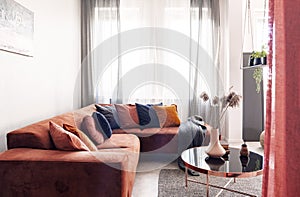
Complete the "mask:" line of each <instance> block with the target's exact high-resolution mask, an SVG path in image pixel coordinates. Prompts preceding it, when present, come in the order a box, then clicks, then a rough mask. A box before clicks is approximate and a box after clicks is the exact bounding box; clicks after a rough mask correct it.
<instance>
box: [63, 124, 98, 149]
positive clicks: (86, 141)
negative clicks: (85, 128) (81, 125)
mask: <svg viewBox="0 0 300 197" xmlns="http://www.w3.org/2000/svg"><path fill="white" fill-rule="evenodd" d="M63 128H64V129H65V130H66V131H69V132H71V133H73V134H74V135H76V136H77V137H79V139H81V141H82V142H83V143H84V144H85V145H86V146H87V147H88V148H89V149H90V151H97V150H98V149H97V147H96V146H95V144H94V143H93V142H92V141H91V140H90V138H89V137H88V136H87V135H86V134H85V133H83V132H82V131H80V130H79V129H77V128H76V127H74V126H72V125H68V124H63Z"/></svg>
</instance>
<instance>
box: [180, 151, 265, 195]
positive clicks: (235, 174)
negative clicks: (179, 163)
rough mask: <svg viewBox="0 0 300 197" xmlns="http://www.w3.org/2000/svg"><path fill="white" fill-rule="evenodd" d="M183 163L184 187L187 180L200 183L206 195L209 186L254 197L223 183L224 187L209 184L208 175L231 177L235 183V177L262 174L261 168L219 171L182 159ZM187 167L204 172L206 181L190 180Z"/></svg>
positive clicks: (186, 185)
mask: <svg viewBox="0 0 300 197" xmlns="http://www.w3.org/2000/svg"><path fill="white" fill-rule="evenodd" d="M196 148H205V147H196ZM188 150H189V149H188ZM186 151H187V150H186ZM256 154H257V153H256ZM182 160H183V159H182ZM183 163H184V166H185V187H186V188H187V187H188V181H190V182H194V183H199V184H202V185H206V196H207V197H209V187H214V188H218V189H223V190H226V191H230V192H234V193H238V194H242V195H245V196H251V197H255V195H252V194H248V193H245V192H240V191H237V190H232V189H228V188H226V186H227V184H226V185H225V187H221V186H218V185H212V184H209V175H213V176H218V177H225V178H233V179H234V183H235V182H236V180H235V179H236V178H249V177H255V176H259V175H262V174H263V169H261V170H257V171H254V172H221V171H213V170H207V169H202V168H198V167H196V166H193V165H191V164H189V163H187V162H186V161H184V160H183ZM188 169H192V170H195V171H196V172H200V173H202V174H206V183H203V182H200V181H195V180H192V179H188Z"/></svg>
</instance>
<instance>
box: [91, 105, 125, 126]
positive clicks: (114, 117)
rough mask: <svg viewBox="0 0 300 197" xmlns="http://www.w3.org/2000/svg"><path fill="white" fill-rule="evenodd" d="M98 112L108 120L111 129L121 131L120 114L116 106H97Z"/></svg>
mask: <svg viewBox="0 0 300 197" xmlns="http://www.w3.org/2000/svg"><path fill="white" fill-rule="evenodd" d="M95 107H96V110H97V112H100V113H101V114H103V115H104V116H105V118H106V119H107V121H108V123H109V125H110V127H111V129H120V126H119V125H120V124H119V120H118V113H117V110H116V108H115V107H114V106H101V105H95Z"/></svg>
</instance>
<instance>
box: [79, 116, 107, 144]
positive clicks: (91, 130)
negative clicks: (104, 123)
mask: <svg viewBox="0 0 300 197" xmlns="http://www.w3.org/2000/svg"><path fill="white" fill-rule="evenodd" d="M81 129H82V131H83V132H84V133H85V134H87V135H88V136H89V138H90V139H91V140H92V141H93V142H94V144H95V145H99V144H102V143H103V142H104V136H103V135H102V133H101V132H100V131H98V130H97V128H96V124H95V120H94V118H93V117H92V116H85V117H84V118H83V120H82V123H81Z"/></svg>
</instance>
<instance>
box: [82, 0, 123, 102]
mask: <svg viewBox="0 0 300 197" xmlns="http://www.w3.org/2000/svg"><path fill="white" fill-rule="evenodd" d="M119 5H120V3H119V0H81V105H82V107H84V106H86V105H89V104H92V103H95V102H96V94H95V91H96V88H97V87H96V86H97V80H98V77H99V74H100V73H99V68H97V66H98V65H100V64H99V63H100V62H101V60H99V58H101V56H100V55H99V53H98V52H97V51H96V49H97V46H98V45H99V44H100V43H97V42H96V40H97V37H98V36H99V34H97V33H98V32H99V26H98V25H97V24H96V23H95V21H97V19H99V18H101V17H106V16H103V15H101V14H102V13H101V10H100V9H99V8H108V9H111V10H114V12H113V14H114V15H116V16H115V17H116V18H117V19H118V21H119V17H120V16H119ZM116 26H117V27H116V29H120V28H119V23H117V24H116ZM102 31H104V30H102Z"/></svg>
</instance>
